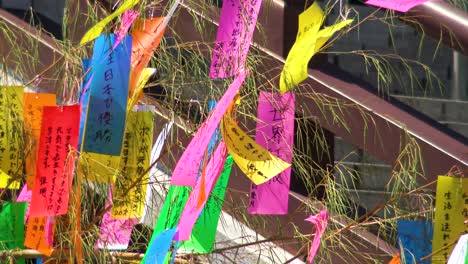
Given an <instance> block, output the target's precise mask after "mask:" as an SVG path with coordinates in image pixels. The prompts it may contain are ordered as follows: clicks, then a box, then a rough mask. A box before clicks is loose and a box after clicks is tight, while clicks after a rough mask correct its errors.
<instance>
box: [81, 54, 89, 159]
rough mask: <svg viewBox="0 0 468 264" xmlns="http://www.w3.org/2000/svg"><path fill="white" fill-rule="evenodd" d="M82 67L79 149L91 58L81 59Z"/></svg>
mask: <svg viewBox="0 0 468 264" xmlns="http://www.w3.org/2000/svg"><path fill="white" fill-rule="evenodd" d="M81 63H82V67H83V74H84V76H83V83H81V89H80V106H81V115H80V134H79V138H78V149H79V150H81V142H82V141H83V130H84V127H85V121H86V114H87V110H88V102H89V90H90V89H89V84H88V82H89V80H90V79H91V72H90V71H89V72H88V70H89V69H90V68H91V59H81Z"/></svg>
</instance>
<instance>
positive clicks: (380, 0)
mask: <svg viewBox="0 0 468 264" xmlns="http://www.w3.org/2000/svg"><path fill="white" fill-rule="evenodd" d="M428 1H429V0H368V1H367V2H366V4H368V5H373V6H378V7H383V8H386V9H390V10H395V11H398V12H403V13H404V12H408V10H410V9H411V8H413V7H416V6H418V5H422V4H424V3H425V2H428ZM432 1H434V0H432ZM435 1H440V0H435Z"/></svg>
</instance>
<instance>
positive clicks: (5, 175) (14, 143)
mask: <svg viewBox="0 0 468 264" xmlns="http://www.w3.org/2000/svg"><path fill="white" fill-rule="evenodd" d="M23 89H24V87H22V86H0V110H1V112H2V114H1V115H0V188H10V189H19V187H20V181H21V179H22V178H23V168H24V155H23V153H22V151H23V150H24V140H23V138H24V137H23V126H22V124H23Z"/></svg>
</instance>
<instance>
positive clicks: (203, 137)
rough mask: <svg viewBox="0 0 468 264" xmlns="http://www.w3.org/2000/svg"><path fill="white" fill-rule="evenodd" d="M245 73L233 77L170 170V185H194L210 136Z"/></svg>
mask: <svg viewBox="0 0 468 264" xmlns="http://www.w3.org/2000/svg"><path fill="white" fill-rule="evenodd" d="M247 74H248V72H247V71H243V72H241V73H240V74H239V75H238V76H237V77H236V78H235V79H234V81H233V82H232V84H231V85H230V86H229V87H228V89H227V91H226V93H225V94H224V95H223V97H222V98H221V100H219V102H218V104H217V105H216V107H215V109H214V110H213V112H211V114H210V115H209V116H208V118H207V119H206V120H205V122H203V124H202V125H201V127H200V128H199V129H198V131H197V133H196V134H195V136H194V137H193V138H192V141H190V143H189V145H188V146H187V148H186V149H185V151H184V153H183V154H182V156H181V157H180V159H179V161H178V162H177V165H176V167H175V169H174V171H173V172H172V178H171V184H172V185H180V186H195V183H196V179H197V174H198V170H199V169H200V163H201V161H202V158H203V155H204V154H205V151H206V149H207V148H208V144H209V143H210V141H211V136H212V135H213V133H214V132H215V131H216V129H217V128H218V125H219V123H220V121H221V119H222V118H223V115H224V114H225V113H226V111H227V110H228V108H229V106H230V105H231V102H232V100H234V97H235V96H236V95H237V92H238V91H239V89H240V88H241V86H242V83H243V82H244V80H245V77H246V76H247Z"/></svg>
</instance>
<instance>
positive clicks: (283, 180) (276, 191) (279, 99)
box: [248, 92, 295, 214]
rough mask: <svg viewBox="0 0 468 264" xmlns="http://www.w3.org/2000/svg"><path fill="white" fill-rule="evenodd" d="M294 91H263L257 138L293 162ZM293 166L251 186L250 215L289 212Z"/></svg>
mask: <svg viewBox="0 0 468 264" xmlns="http://www.w3.org/2000/svg"><path fill="white" fill-rule="evenodd" d="M294 102H295V97H294V94H293V93H285V94H279V93H267V92H260V94H259V97H258V110H257V112H258V114H257V117H258V121H257V130H256V135H255V141H256V142H257V143H258V144H259V145H260V146H262V147H264V148H265V149H267V150H268V151H269V152H271V153H272V154H274V155H275V156H277V157H278V158H281V159H282V160H284V161H286V162H288V163H291V162H292V155H293V145H294ZM290 178H291V168H287V169H285V170H284V171H282V172H281V173H280V174H279V175H278V176H276V177H273V178H272V179H271V180H269V181H267V182H265V183H263V184H260V185H255V184H252V185H251V189H250V203H249V209H248V211H249V213H250V214H287V213H288V202H289V183H290Z"/></svg>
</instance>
